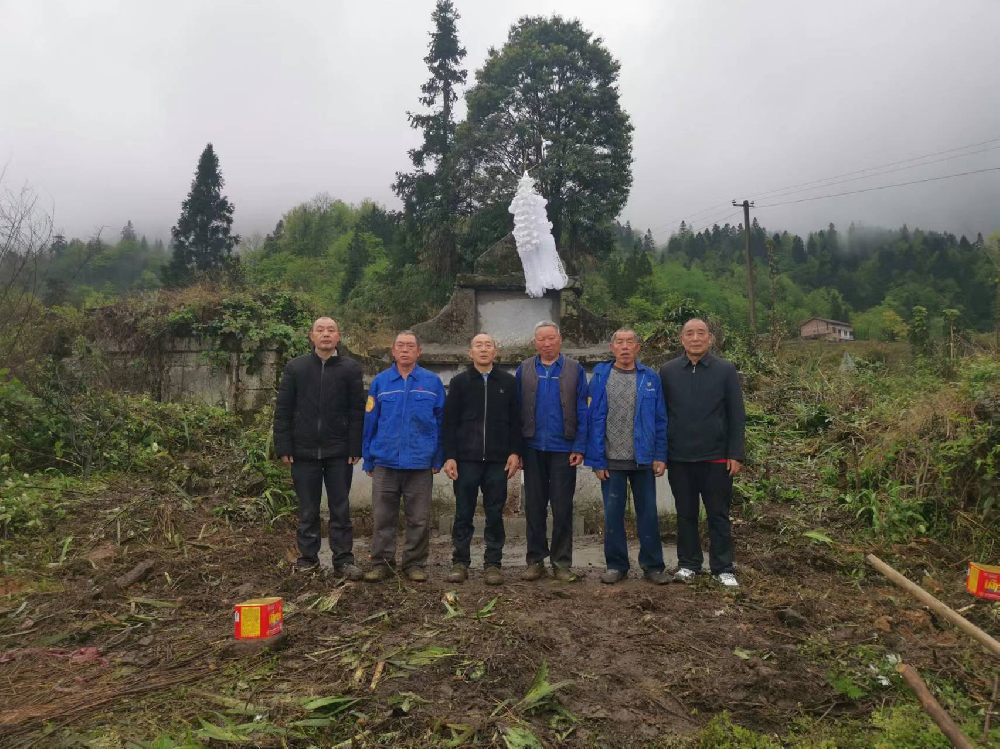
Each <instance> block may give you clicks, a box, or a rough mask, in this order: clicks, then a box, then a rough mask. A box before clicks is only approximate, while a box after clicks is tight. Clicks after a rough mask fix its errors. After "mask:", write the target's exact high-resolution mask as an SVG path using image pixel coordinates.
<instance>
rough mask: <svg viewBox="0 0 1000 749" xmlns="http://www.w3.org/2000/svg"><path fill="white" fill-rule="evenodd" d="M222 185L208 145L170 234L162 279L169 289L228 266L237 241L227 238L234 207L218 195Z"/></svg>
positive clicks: (212, 152)
mask: <svg viewBox="0 0 1000 749" xmlns="http://www.w3.org/2000/svg"><path fill="white" fill-rule="evenodd" d="M224 184H225V182H224V180H223V179H222V173H221V172H220V171H219V157H218V156H216V155H215V149H213V148H212V144H211V143H209V144H208V145H207V146H205V150H204V151H202V153H201V157H200V158H199V159H198V169H197V171H196V173H195V177H194V180H192V182H191V191H190V192H189V193H188V196H187V198H186V199H185V200H184V202H183V203H181V215H180V218H179V219H178V220H177V224H176V225H175V226H174V227H173V228H172V229H171V230H170V236H171V239H172V245H173V255H172V256H171V258H170V264H169V265H168V267H167V269H166V277H167V279H168V280H169V282H170V283H171V285H173V286H182V285H185V284H187V283H189V282H190V280H191V278H192V274H194V273H195V272H199V271H200V272H205V271H216V270H220V269H223V268H225V267H226V266H227V265H228V264H229V262H230V258H231V255H232V250H233V247H235V246H236V244H237V243H238V242H239V241H240V238H239V236H237V235H235V234H231V229H232V225H233V210H234V206H233V205H232V203H230V202H229V199H228V198H227V197H226V196H224V195H223V194H222V187H223V185H224Z"/></svg>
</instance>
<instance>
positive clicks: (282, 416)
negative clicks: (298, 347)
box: [274, 353, 365, 458]
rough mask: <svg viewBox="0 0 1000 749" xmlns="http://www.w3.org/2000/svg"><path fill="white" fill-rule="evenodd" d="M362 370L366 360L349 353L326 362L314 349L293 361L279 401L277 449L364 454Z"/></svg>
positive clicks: (305, 454) (297, 453) (302, 454)
mask: <svg viewBox="0 0 1000 749" xmlns="http://www.w3.org/2000/svg"><path fill="white" fill-rule="evenodd" d="M361 374H362V373H361V365H360V364H358V363H357V362H356V361H355V360H354V359H349V358H348V357H346V356H331V357H330V358H329V359H327V360H326V361H325V362H324V361H323V360H322V359H321V358H320V357H318V356H317V355H316V354H315V353H312V354H306V355H305V356H297V357H295V358H294V359H292V360H291V361H290V362H288V364H286V365H285V372H284V374H283V375H282V376H281V385H280V386H279V387H278V399H277V402H276V403H275V406H274V452H275V454H276V455H278V457H282V456H285V455H291V456H292V457H293V458H335V457H347V458H354V457H360V455H361V429H362V427H363V426H364V422H365V386H364V383H362V381H361Z"/></svg>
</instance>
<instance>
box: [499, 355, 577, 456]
mask: <svg viewBox="0 0 1000 749" xmlns="http://www.w3.org/2000/svg"><path fill="white" fill-rule="evenodd" d="M534 362H535V371H536V372H537V373H538V392H537V393H536V394H535V434H534V436H533V437H525V438H524V444H525V445H527V446H528V447H531V448H534V449H535V450H543V451H545V452H554V453H582V452H583V450H584V448H585V447H586V445H587V375H586V373H585V372H583V371H582V370H581V372H580V376H579V378H578V379H577V381H576V436H575V437H574V438H573V439H572V440H568V439H566V436H565V432H566V430H565V428H564V425H563V412H562V404H561V403H560V402H559V376H560V374H561V373H562V369H563V364H565V362H566V359H565V357H564V356H563V355H562V354H560V355H559V358H558V359H556V360H555V361H554V362H553V363H552V364H550V365H549V366H548V368H546V366H545V365H544V364H542V360H541V357H538V356H536V357H535V358H534ZM514 375H515V377H516V378H517V394H518V396H520V395H521V367H520V366H519V367H518V368H517V371H516V372H515V373H514Z"/></svg>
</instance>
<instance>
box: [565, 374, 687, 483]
mask: <svg viewBox="0 0 1000 749" xmlns="http://www.w3.org/2000/svg"><path fill="white" fill-rule="evenodd" d="M613 365H614V362H601V363H600V364H598V365H597V366H595V367H594V376H593V377H591V378H590V409H589V410H588V411H587V452H586V454H585V455H584V461H583V462H584V465H588V466H590V467H592V468H593V469H594V470H597V471H601V470H605V469H607V467H608V461H607V458H606V456H605V454H604V435H605V431H606V427H607V420H608V393H607V389H606V386H607V383H608V375H609V374H610V373H611V367H612V366H613ZM635 368H636V370H637V371H636V373H635V386H636V396H635V429H634V439H635V462H636V463H638V464H639V465H641V466H648V465H652V464H653V463H654V462H655V461H661V462H663V463H666V462H667V407H666V405H665V404H664V401H663V389H662V385H661V384H660V376H659V375H658V374H657V373H656V372H654V371H653V370H652V369H650V368H649V367H647V366H645V365H643V364H640V363H639V362H636V363H635Z"/></svg>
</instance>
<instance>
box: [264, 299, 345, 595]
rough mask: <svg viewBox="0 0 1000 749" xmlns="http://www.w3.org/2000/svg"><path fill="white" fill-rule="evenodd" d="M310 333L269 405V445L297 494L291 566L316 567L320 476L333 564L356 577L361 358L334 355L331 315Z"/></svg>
mask: <svg viewBox="0 0 1000 749" xmlns="http://www.w3.org/2000/svg"><path fill="white" fill-rule="evenodd" d="M309 340H310V341H312V344H313V352H312V353H311V354H306V355H304V356H297V357H295V358H294V359H292V360H291V361H289V362H288V364H286V365H285V371H284V374H282V376H281V385H280V386H279V387H278V398H277V402H276V403H275V407H274V452H275V454H277V456H278V457H279V458H281V459H282V461H284V462H285V463H286V464H287V465H288V466H290V467H291V471H292V482H293V483H294V485H295V494H296V495H297V496H298V499H299V527H298V532H297V534H296V540H297V542H298V546H299V558H298V560H296V562H295V569H296V570H312V569H316V568H317V567H319V548H320V525H319V510H320V502H321V500H322V493H323V484H324V483H325V484H326V501H327V505H328V506H329V508H330V527H329V536H330V552H331V553H332V555H333V569H334V571H335V572H336V573H337V574H338V575H342V576H343V577H346V578H348V579H350V580H359V579H360V578H361V575H362V573H361V570H360V569H359V568H358V567H357V565H355V564H354V552H353V547H354V533H353V528H352V526H351V508H350V500H349V495H350V492H351V479H352V477H353V475H354V464H355V463H357V462H358V460H359V459H360V457H361V425H362V422H363V421H364V410H363V409H364V405H363V404H364V398H365V390H364V385H363V384H362V382H361V374H362V373H361V365H360V364H358V363H357V362H356V361H354V360H353V359H349V358H347V357H346V356H338V352H337V344H338V343H339V342H340V328H339V326H338V325H337V321H336V320H333V319H331V318H329V317H321V318H319V319H318V320H316V321H315V322H314V323H313V324H312V328H310V330H309Z"/></svg>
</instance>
